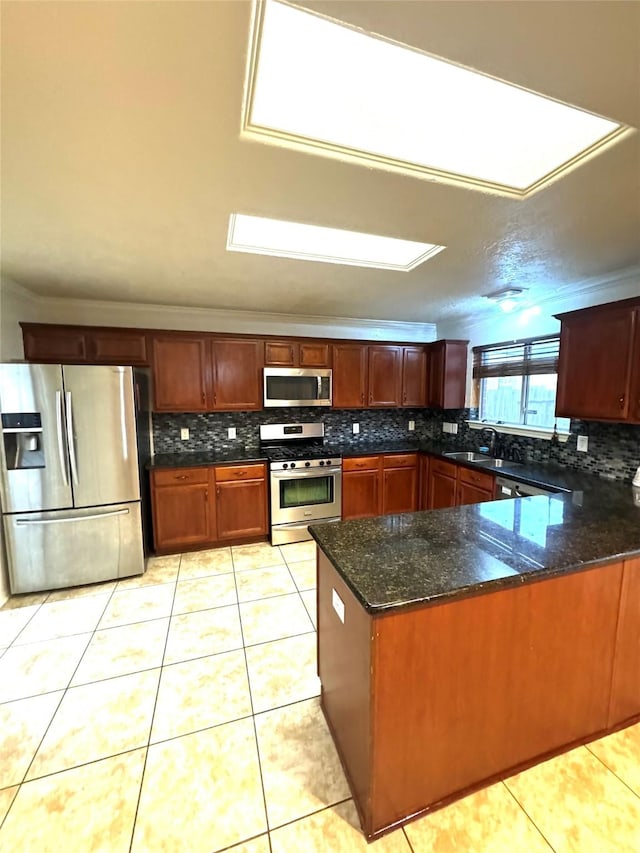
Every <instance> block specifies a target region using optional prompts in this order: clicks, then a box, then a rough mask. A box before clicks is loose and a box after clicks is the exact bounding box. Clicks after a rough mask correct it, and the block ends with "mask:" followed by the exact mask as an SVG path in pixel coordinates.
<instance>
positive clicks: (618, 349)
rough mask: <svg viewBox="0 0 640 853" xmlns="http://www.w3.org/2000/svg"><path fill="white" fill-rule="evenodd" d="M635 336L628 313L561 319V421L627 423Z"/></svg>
mask: <svg viewBox="0 0 640 853" xmlns="http://www.w3.org/2000/svg"><path fill="white" fill-rule="evenodd" d="M633 331H634V312H633V311H630V310H629V308H628V307H625V308H609V307H607V308H603V309H602V310H600V311H597V310H594V311H585V312H580V313H576V314H574V315H573V316H571V315H569V316H566V317H563V318H562V329H561V332H560V361H559V364H558V392H557V397H556V414H557V415H559V416H561V417H567V418H569V417H575V418H593V419H596V420H614V421H621V420H625V419H626V418H627V415H628V413H629V381H630V372H631V354H632V342H633Z"/></svg>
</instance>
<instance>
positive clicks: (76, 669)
mask: <svg viewBox="0 0 640 853" xmlns="http://www.w3.org/2000/svg"><path fill="white" fill-rule="evenodd" d="M115 590H116V587H114V588H113V589H112V590H111V592H110V594H109V596H108V597H107V596H105V598H107V600H106V601H105V605H104V608H103V609H102V613H101V615H100V616H99V618H98V620H97V622H96V628H94V629H93V631H92V632H87V633H91V636H90V637H89V639H88V640H87V644H86V646H85V647H84V651H83V652H82V654H81V655H80V657H79V659H78V663H77V664H76V667H75V669H74V670H73V672H72V673H71V675H70V677H69V681H68V682H67V686H66V687H65V688H62V695H61V696H60V701H59V702H58V704H57V705H56V709H55V711H54V712H53V714H52V715H51V718H50V720H49V723H48V724H47V727H46V729H45V731H44V734H43V735H42V737H41V738H40V741H39V743H38V745H37V747H36V749H35V750H34V752H33V755H32V756H31V761H30V762H29V765H28V767H27V769H26V770H25V772H24V774H23V776H22V781H21V782H20V783H19V785H18V790H17V791H16V794H15V796H14V798H13V800H12V801H11V805H10V806H9V808H8V809H7V813H6V814H5V816H4V818H3V819H2V821H0V831H2V827H3V826H4V823H5V821H6V819H7V817H8V816H9V813H10V812H11V809H12V808H13V806H14V803H15V801H16V800H17V799H18V794H19V793H20V791H21V789H22V786H23V785H24V784H25V779H26V777H27V775H28V773H29V770H30V769H31V765H32V764H33V762H34V761H35V758H36V755H37V754H38V751H39V750H40V747H41V746H42V744H43V742H44V739H45V738H46V736H47V733H48V731H49V729H50V728H51V723H52V722H53V720H54V717H55V716H56V714H57V713H58V711H59V709H60V705H61V704H62V700H63V699H64V697H65V696H66V695H67V691H68V690H69V689H70V685H71V682H72V681H73V677H74V676H75V674H76V672H77V671H78V667H79V666H80V664H81V663H82V659H83V658H84V656H85V654H86V653H87V649H88V648H89V644H90V643H91V640H92V639H93V637H94V636H95V633H96V630H97V625H98V623H99V622H100V619H102V616H103V615H104V611H105V610H106V608H107V607H108V605H109V602H110V601H111V596H112V595H113V593H114V592H115ZM47 598H48V596H47ZM45 601H46V599H45ZM44 603H45V602H43V603H42V604H44ZM42 604H41V605H40V607H42ZM40 607H39V608H38V610H36V611H35V613H34V614H33V615H34V616H35V615H36V613H38V612H39V611H40ZM32 618H33V617H32ZM30 621H31V620H29V622H30ZM29 622H27V625H28V624H29ZM25 627H26V625H25ZM72 636H80V635H78V634H73V635H72ZM25 645H26V644H25ZM48 692H50V693H56V692H57V691H55V690H51V691H48ZM35 695H45V694H35ZM16 701H17V700H16ZM9 787H11V786H9Z"/></svg>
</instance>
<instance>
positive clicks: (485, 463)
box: [442, 450, 522, 468]
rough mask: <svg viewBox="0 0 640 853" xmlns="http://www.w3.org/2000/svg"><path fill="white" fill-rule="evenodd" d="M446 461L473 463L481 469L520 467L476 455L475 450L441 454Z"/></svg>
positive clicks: (505, 461)
mask: <svg viewBox="0 0 640 853" xmlns="http://www.w3.org/2000/svg"><path fill="white" fill-rule="evenodd" d="M442 455H443V456H446V457H447V459H454V460H455V461H456V462H473V464H474V465H482V467H483V468H502V467H503V466H504V465H508V466H509V468H518V467H521V464H522V463H520V462H510V461H509V460H508V459H494V458H493V457H492V456H487V454H486V453H476V452H475V450H456V451H449V452H447V453H443V454H442Z"/></svg>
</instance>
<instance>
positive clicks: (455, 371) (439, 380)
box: [427, 340, 469, 409]
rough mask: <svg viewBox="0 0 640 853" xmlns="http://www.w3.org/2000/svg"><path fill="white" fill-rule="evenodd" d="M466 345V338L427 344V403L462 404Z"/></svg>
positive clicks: (437, 405) (449, 406)
mask: <svg viewBox="0 0 640 853" xmlns="http://www.w3.org/2000/svg"><path fill="white" fill-rule="evenodd" d="M468 348H469V341H446V340H445V341H436V342H435V343H433V344H431V345H430V346H429V383H428V399H427V403H428V405H429V406H431V407H433V408H437V409H462V408H464V404H465V396H466V390H467V352H468Z"/></svg>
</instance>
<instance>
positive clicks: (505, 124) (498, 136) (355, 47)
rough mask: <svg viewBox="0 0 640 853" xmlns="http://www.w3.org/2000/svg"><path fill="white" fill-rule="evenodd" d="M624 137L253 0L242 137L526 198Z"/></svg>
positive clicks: (415, 54) (542, 102)
mask: <svg viewBox="0 0 640 853" xmlns="http://www.w3.org/2000/svg"><path fill="white" fill-rule="evenodd" d="M627 132H630V129H629V128H627V127H624V126H622V125H620V124H617V123H616V122H614V121H610V120H609V119H606V118H601V117H600V116H596V115H593V114H591V113H588V112H585V111H584V110H580V109H577V108H576V107H571V106H568V105H566V104H563V103H560V102H558V101H554V100H551V99H550V98H546V97H544V96H542V95H539V94H536V93H535V92H530V91H527V90H525V89H522V88H519V87H518V86H514V85H512V84H510V83H505V82H503V81H501V80H497V79H494V78H492V77H489V76H487V75H484V74H480V73H478V72H476V71H472V70H470V69H467V68H463V67H461V66H458V65H454V64H452V63H450V62H447V61H445V60H443V59H440V58H438V57H435V56H429V55H427V54H425V53H423V52H421V51H418V50H416V49H414V48H410V47H407V46H406V45H402V44H399V43H396V42H392V41H389V40H386V39H383V38H382V37H380V36H373V35H370V34H368V33H366V32H363V31H361V30H357V29H354V28H352V27H350V26H347V25H345V24H343V23H340V22H338V21H334V20H331V19H329V18H325V17H321V16H320V15H317V14H315V13H313V12H309V11H308V10H303V9H298V8H296V7H294V6H289V5H287V4H285V3H282V2H277V0H256V3H255V15H254V22H253V31H252V40H251V49H250V54H249V65H248V71H247V85H246V87H245V102H244V107H243V135H245V136H249V137H251V138H254V139H261V140H262V141H270V142H272V143H275V144H280V145H286V146H289V147H294V148H299V149H302V150H306V151H309V150H310V149H312V150H313V151H314V152H315V153H317V154H324V155H327V156H333V157H340V158H341V159H349V160H354V159H355V160H356V161H357V162H360V163H362V161H363V160H365V161H367V162H368V164H369V165H371V164H372V163H373V164H375V165H378V166H380V167H381V168H388V169H393V170H399V171H403V172H407V171H408V172H411V173H413V174H415V173H421V174H423V175H426V176H429V177H431V178H435V179H437V180H441V181H445V182H448V183H455V184H462V185H464V186H471V187H474V188H481V189H485V190H489V191H493V192H498V193H502V194H505V195H511V196H516V197H520V198H522V197H525V196H527V195H529V194H530V193H532V192H533V191H535V190H537V189H539V188H540V187H541V186H543V185H545V184H546V183H548V182H549V181H550V180H552V179H554V178H556V177H558V176H559V175H560V174H563V173H564V172H565V171H566V170H567V169H569V168H571V167H573V166H575V165H577V164H578V163H581V162H583V161H584V160H585V159H586V158H587V157H589V156H592V155H594V154H595V153H597V152H599V151H600V150H601V149H602V148H603V147H604V146H605V145H607V144H609V143H611V142H613V140H614V139H617V138H619V137H620V136H621V135H622V134H624V133H627Z"/></svg>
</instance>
